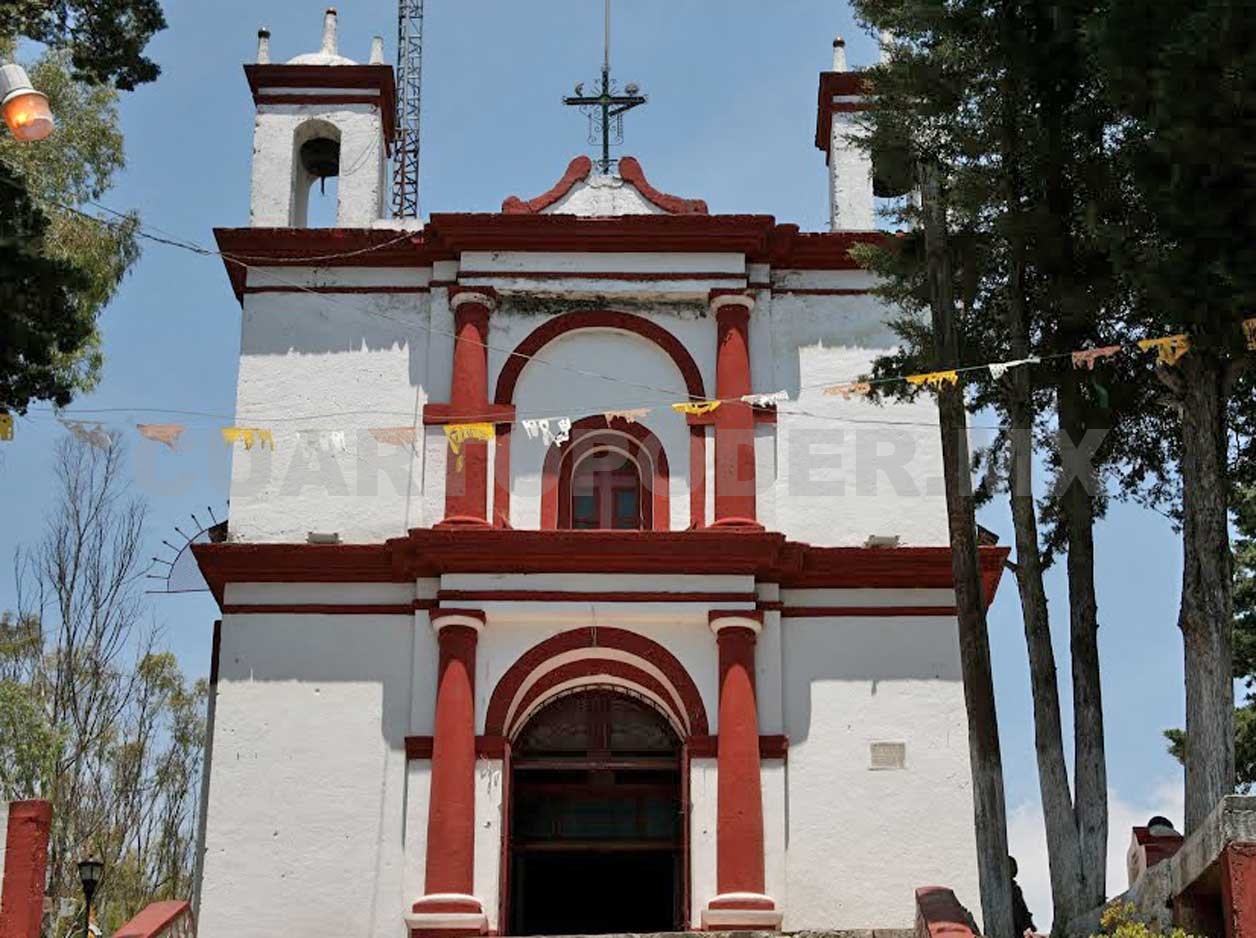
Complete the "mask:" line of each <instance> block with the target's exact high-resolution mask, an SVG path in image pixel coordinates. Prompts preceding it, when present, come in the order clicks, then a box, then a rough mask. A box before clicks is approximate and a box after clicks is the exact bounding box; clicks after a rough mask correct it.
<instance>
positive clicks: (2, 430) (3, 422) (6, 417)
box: [0, 414, 13, 443]
mask: <svg viewBox="0 0 1256 938" xmlns="http://www.w3.org/2000/svg"><path fill="white" fill-rule="evenodd" d="M11 439H13V415H12V414H0V441H3V442H5V443H7V442H9V441H10V440H11Z"/></svg>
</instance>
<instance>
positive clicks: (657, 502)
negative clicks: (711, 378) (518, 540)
mask: <svg viewBox="0 0 1256 938" xmlns="http://www.w3.org/2000/svg"><path fill="white" fill-rule="evenodd" d="M600 446H620V447H622V448H624V449H626V450H628V452H629V454H630V455H631V456H632V458H633V459H634V460H635V461H636V462H637V465H638V466H639V467H640V469H641V484H642V488H643V489H644V490H645V492H646V493H647V494H648V495H649V503H648V504H647V505H646V506H644V507H645V509H646V511H647V515H646V521H647V524H646V529H647V530H650V531H668V530H671V498H670V494H669V488H670V485H671V477H670V473H669V471H668V468H667V453H666V452H665V451H664V450H663V444H662V443H661V442H660V441H659V438H658V437H656V436H655V435H654V434H653V433H651V432H650V431H649V430H648V429H647V428H646V427H644V426H642V425H641V424H639V423H628V422H627V421H626V420H616V421H614V425H613V427H612V426H611V425H608V424H607V422H606V418H605V417H603V416H601V415H598V416H594V417H585V418H584V419H583V420H577V421H576V422H575V423H574V424H573V425H572V428H571V442H570V443H569V444H567V445H564V446H551V447H550V448H549V451H548V452H547V453H546V454H545V469H544V474H543V477H542V480H541V530H543V531H554V530H557V529H558V528H559V527H570V525H571V479H572V473H573V472H574V471H575V467H576V463H578V462H579V461H580V458H581V457H582V456H584V454H585V453H587V452H588V451H589V450H591V449H596V448H598V447H600Z"/></svg>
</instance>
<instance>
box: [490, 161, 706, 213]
mask: <svg viewBox="0 0 1256 938" xmlns="http://www.w3.org/2000/svg"><path fill="white" fill-rule="evenodd" d="M592 173H593V161H592V160H591V159H589V158H588V157H587V156H577V157H576V158H575V159H574V160H572V161H571V162H570V163H569V164H568V165H567V171H566V172H565V173H563V176H562V178H561V179H559V180H558V182H556V183H555V184H554V185H553V186H552V187H551V188H550V189H549V191H548V192H544V193H542V194H541V195H538V196H537V197H536V198H534V199H528V200H527V201H524V200H523V199H521V198H519V197H518V196H516V195H512V196H510V197H509V198H508V199H506V200H505V201H504V202H502V213H503V214H505V215H539V214H540V213H541V212H543V211H545V210H546V209H547V208H549V207H550V206H552V205H554V204H555V203H557V202H558V201H559V200H560V199H562V198H563V197H564V196H566V195H567V194H568V193H569V192H571V190H572V189H574V188H575V187H576V186H577V185H579V184H580V183H581V182H583V181H584V180H586V179H588V178H589V176H590V175H592ZM619 177H620V178H621V179H622V180H623V181H624V182H625V183H627V184H628V185H630V186H632V187H633V188H634V189H636V190H637V192H638V193H639V194H640V195H641V197H642V198H643V199H645V200H646V201H647V202H649V203H650V204H651V205H654V206H655V207H657V208H660V209H662V210H663V211H664V212H667V213H668V214H669V215H707V214H710V213H709V212H708V210H707V204H706V202H704V201H702V199H682V198H680V197H679V196H675V195H668V194H667V193H666V192H660V191H659V190H658V189H656V188H654V186H652V185H650V182H649V180H648V179H646V178H645V171H644V170H643V169H642V168H641V163H640V162H638V161H637V159H636V158H635V157H631V156H625V157H624V158H623V159H621V160H620V161H619Z"/></svg>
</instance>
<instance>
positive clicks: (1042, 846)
mask: <svg viewBox="0 0 1256 938" xmlns="http://www.w3.org/2000/svg"><path fill="white" fill-rule="evenodd" d="M1182 798H1183V795H1182V782H1181V779H1180V778H1179V779H1160V780H1158V781H1156V782H1154V783H1152V784H1151V785H1149V786H1148V790H1147V791H1146V792H1145V793H1144V794H1141V795H1139V796H1138V797H1137V798H1134V799H1130V800H1127V799H1125V798H1122V797H1121V796H1120V795H1118V794H1117V792H1116V791H1114V790H1112V789H1109V790H1108V879H1107V883H1108V897H1109V898H1111V897H1112V896H1116V895H1119V894H1120V893H1122V892H1124V891H1125V889H1126V887H1127V885H1128V879H1129V877H1128V875H1127V874H1126V871H1125V851H1126V850H1127V849H1129V844H1130V830H1131V828H1133V827H1134V825H1136V824H1139V825H1141V824H1146V823H1147V819H1148V818H1150V817H1152V816H1153V815H1156V814H1163V815H1164V816H1165V817H1167V818H1169V819H1170V820H1172V821H1173V822H1174V824H1176V825H1177V826H1178V827H1179V829H1180V828H1181V826H1182V813H1183V807H1182ZM1007 840H1008V849H1009V850H1010V851H1011V854H1012V856H1014V857H1016V863H1017V865H1018V866H1019V867H1020V875H1019V876H1018V877H1017V882H1019V883H1020V886H1021V890H1022V891H1023V892H1024V893H1025V902H1026V903H1028V905H1029V909H1030V911H1031V912H1033V913H1034V923H1035V924H1036V925H1037V926H1038V929H1039V931H1042V932H1046V931H1048V930H1049V929H1050V927H1051V876H1050V872H1049V870H1048V867H1047V835H1046V831H1045V829H1044V827H1043V822H1042V805H1041V804H1040V802H1039V801H1038V800H1037V799H1034V800H1032V801H1026V802H1023V803H1022V804H1019V805H1017V806H1016V807H1014V808H1012V809H1011V810H1010V811H1009V812H1008V818H1007Z"/></svg>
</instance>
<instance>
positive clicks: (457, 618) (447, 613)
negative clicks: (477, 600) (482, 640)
mask: <svg viewBox="0 0 1256 938" xmlns="http://www.w3.org/2000/svg"><path fill="white" fill-rule="evenodd" d="M430 617H431V620H432V630H433V631H434V632H436V633H437V634H440V633H441V632H442V631H444V630H445V629H447V628H450V627H452V626H458V625H461V626H464V627H465V628H468V629H474V630H475V631H476V633H479V632H482V631H484V625H485V621H486V620H485V616H484V613H483V611H481V610H479V609H444V608H437V609H433V610H432V611H431V613H430Z"/></svg>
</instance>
